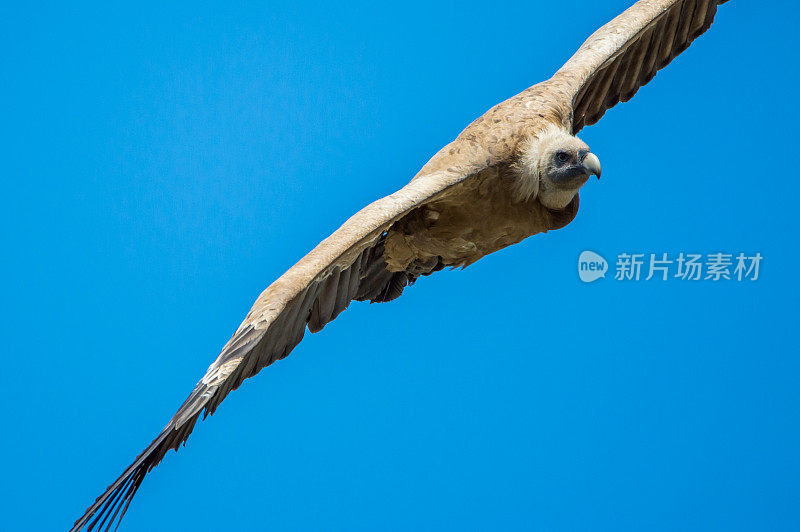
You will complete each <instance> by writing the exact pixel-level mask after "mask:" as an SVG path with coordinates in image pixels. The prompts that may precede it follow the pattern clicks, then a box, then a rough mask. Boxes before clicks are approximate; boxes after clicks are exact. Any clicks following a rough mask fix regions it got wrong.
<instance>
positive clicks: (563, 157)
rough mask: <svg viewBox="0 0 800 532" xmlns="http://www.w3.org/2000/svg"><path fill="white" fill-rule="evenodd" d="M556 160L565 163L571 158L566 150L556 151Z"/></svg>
mask: <svg viewBox="0 0 800 532" xmlns="http://www.w3.org/2000/svg"><path fill="white" fill-rule="evenodd" d="M556 160H557V161H558V162H560V163H565V162H567V161H568V160H569V154H568V153H567V152H565V151H560V152H558V153H556Z"/></svg>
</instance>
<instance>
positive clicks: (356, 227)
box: [72, 138, 504, 531]
mask: <svg viewBox="0 0 800 532" xmlns="http://www.w3.org/2000/svg"><path fill="white" fill-rule="evenodd" d="M493 152H494V153H493V154H489V153H488V152H487V151H486V149H485V147H483V146H480V145H479V144H477V143H475V142H473V141H470V140H469V139H463V138H459V139H456V140H455V141H453V142H452V143H450V144H449V145H447V146H445V147H444V148H443V149H442V150H441V151H440V152H439V153H437V155H435V156H434V158H433V159H431V161H430V162H429V163H428V164H427V165H426V166H425V167H424V168H423V170H422V172H420V174H418V175H417V176H416V178H415V179H414V180H412V181H411V182H410V183H409V184H408V185H406V186H405V187H403V188H402V189H400V190H399V191H397V192H395V193H394V194H391V195H389V196H386V197H385V198H382V199H380V200H378V201H375V202H374V203H371V204H370V205H368V206H367V207H365V208H363V209H362V210H360V211H359V212H358V213H356V214H355V215H354V216H353V217H351V218H350V219H349V220H347V221H346V222H345V223H344V224H343V225H342V226H341V227H340V228H339V229H337V230H336V232H334V233H333V234H332V235H331V236H329V237H328V238H326V239H325V240H323V241H322V242H321V243H320V244H319V245H318V246H317V247H316V248H314V249H313V250H312V251H311V252H310V253H309V254H308V255H306V256H305V257H303V258H302V259H301V260H300V261H299V262H298V263H297V264H295V265H294V266H292V268H290V269H289V271H287V272H286V273H285V274H283V275H282V276H281V277H280V278H279V279H278V280H277V281H275V282H274V283H272V284H271V285H270V286H269V287H268V288H267V289H266V290H265V291H264V292H263V293H262V294H261V295H260V296H259V297H258V299H257V300H256V302H255V304H254V305H253V308H252V309H251V310H250V312H249V313H248V315H247V317H246V318H245V320H244V322H242V324H241V325H240V326H239V328H238V329H237V331H236V332H235V333H234V335H233V337H232V338H231V339H230V340H229V341H228V343H227V344H226V345H225V347H224V348H223V349H222V353H221V354H220V355H219V357H218V358H217V359H216V360H215V361H214V363H213V364H211V366H210V367H209V368H208V371H207V372H206V374H205V375H204V376H203V378H202V379H201V380H200V382H198V383H197V386H195V388H194V390H193V391H192V393H191V394H190V395H189V397H188V398H187V399H186V401H185V402H184V403H183V405H181V407H180V408H179V409H178V411H177V412H176V413H175V415H174V416H173V417H172V419H171V420H170V422H169V423H168V424H167V426H166V427H165V428H164V430H163V431H162V432H161V433H160V434H159V435H158V437H156V439H155V440H153V442H152V443H150V445H149V446H148V447H147V448H146V449H145V450H144V451H143V452H142V453H141V454H140V455H139V456H138V457H137V458H136V460H134V462H133V463H132V464H131V465H130V466H128V468H127V469H126V470H125V472H123V473H122V475H120V477H119V478H118V479H117V480H115V481H114V482H113V483H112V484H111V485H110V486H109V487H108V488H107V489H106V491H105V492H104V493H103V494H102V495H101V496H100V497H98V498H97V500H96V501H95V502H94V504H92V505H91V506H90V507H89V508H88V509H87V510H86V513H85V514H84V515H83V516H82V517H81V518H80V519H78V520H77V521H76V522H75V524H74V526H73V527H72V530H73V531H76V530H80V529H82V528H83V527H84V526H87V528H88V530H92V529H94V528H95V527H97V528H98V529H103V528H104V527H105V528H106V530H108V529H110V528H111V526H112V524H113V523H114V522H115V521H116V522H117V523H118V522H119V520H121V519H122V516H123V515H124V514H125V511H126V510H127V508H128V505H129V504H130V501H131V498H132V497H133V495H134V494H135V493H136V490H137V489H138V488H139V486H140V485H141V483H142V480H143V479H144V476H145V475H146V474H147V472H148V471H150V470H151V469H152V468H153V467H155V466H156V465H157V464H158V463H159V462H160V461H161V459H162V458H163V457H164V455H165V454H166V452H167V451H168V450H169V449H176V450H177V448H178V447H179V446H180V444H181V443H184V442H185V441H186V439H187V438H188V437H189V434H190V433H191V432H192V428H193V427H194V424H195V423H196V422H197V419H198V418H199V417H200V414H201V413H203V417H205V416H207V415H209V414H213V413H214V410H216V408H217V407H218V406H219V404H220V402H221V401H222V400H223V399H224V398H225V397H226V396H227V395H228V393H230V392H231V391H232V390H235V389H236V388H238V387H239V385H240V384H241V383H242V381H243V380H244V379H247V378H249V377H252V376H253V375H255V374H256V373H258V372H259V371H260V370H261V369H262V368H263V367H265V366H268V365H270V364H272V363H273V362H275V361H276V360H279V359H281V358H284V357H285V356H286V355H288V354H289V352H291V350H292V349H293V348H294V347H295V346H296V345H297V344H298V343H299V342H300V340H301V339H302V338H303V334H304V332H305V328H306V327H308V329H309V330H310V331H312V332H316V331H318V330H320V329H322V327H324V326H325V324H326V323H328V322H329V321H331V320H333V319H334V318H335V317H336V316H337V315H338V314H339V313H340V312H341V311H342V310H344V309H345V308H347V306H348V304H349V303H350V301H351V300H353V299H357V300H371V301H388V300H390V299H394V298H395V297H397V296H399V295H400V293H401V292H402V291H403V288H405V286H406V285H407V284H409V283H410V282H413V278H409V277H408V276H407V275H406V273H405V272H390V271H388V270H387V269H386V267H385V262H384V260H383V257H382V253H383V237H384V235H385V232H386V230H387V229H389V228H390V227H391V225H392V224H393V223H394V222H395V221H397V220H398V219H399V218H401V217H402V216H404V215H405V214H407V213H409V212H411V211H412V210H414V209H416V208H418V207H420V206H422V205H424V204H425V203H426V202H428V201H430V200H432V199H435V198H437V197H438V196H439V195H441V194H442V193H444V192H445V191H447V190H448V189H449V188H451V187H453V186H455V185H457V184H458V183H460V182H462V181H463V180H465V179H467V178H469V177H470V176H472V175H474V174H476V173H478V172H480V171H481V170H483V169H485V168H487V167H489V166H491V165H493V164H496V163H497V162H499V160H500V157H501V156H503V153H504V152H503V150H493Z"/></svg>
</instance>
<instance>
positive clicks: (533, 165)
mask: <svg viewBox="0 0 800 532" xmlns="http://www.w3.org/2000/svg"><path fill="white" fill-rule="evenodd" d="M517 170H518V174H519V175H518V176H517V187H516V193H517V197H518V199H519V200H527V199H530V198H531V197H534V196H535V197H536V198H537V199H538V200H539V202H540V203H541V204H542V205H544V206H545V207H547V208H549V209H563V208H564V207H566V206H567V205H568V204H569V202H570V201H572V198H574V197H575V194H576V193H577V192H578V190H580V188H581V187H582V186H583V185H584V183H586V181H588V180H589V177H590V176H592V175H594V176H597V178H598V179H599V178H600V159H598V158H597V156H596V155H595V154H593V153H592V152H591V151H589V146H587V145H586V143H585V142H583V141H582V140H581V139H579V138H578V137H576V136H574V135H570V134H569V133H567V132H566V131H564V130H563V129H561V128H555V127H554V128H551V129H548V130H545V131H544V132H543V133H541V134H539V135H537V136H536V137H532V138H530V139H528V140H527V141H526V142H525V143H524V144H523V145H522V149H521V150H520V153H519V161H518V163H517Z"/></svg>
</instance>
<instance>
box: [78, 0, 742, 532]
mask: <svg viewBox="0 0 800 532" xmlns="http://www.w3.org/2000/svg"><path fill="white" fill-rule="evenodd" d="M725 1H727V0H649V1H640V2H637V3H636V4H634V5H633V6H632V7H630V8H629V9H627V10H626V11H624V12H623V13H622V14H621V15H619V16H618V17H616V18H615V19H613V20H612V21H610V22H609V23H607V24H606V25H604V26H603V27H601V28H600V29H599V30H597V31H596V32H595V33H594V34H592V35H591V36H590V37H589V38H588V39H587V40H586V42H584V43H583V45H582V46H581V47H580V48H579V49H578V51H577V52H576V53H575V54H574V55H573V56H572V57H571V58H570V59H569V60H568V61H567V62H566V64H564V66H562V67H561V68H560V69H559V70H558V71H557V72H556V73H555V74H554V75H553V77H551V78H550V79H548V80H547V81H543V82H541V83H538V84H536V85H534V86H532V87H530V88H528V89H526V90H524V91H522V92H521V93H519V94H517V95H516V96H513V97H511V98H509V99H508V100H506V101H504V102H501V103H499V104H497V105H495V106H494V107H492V108H491V109H489V110H488V111H487V112H486V113H485V114H484V115H483V116H481V117H479V118H478V119H477V120H475V121H474V122H472V123H471V124H470V125H469V126H467V128H466V129H464V131H462V132H461V133H460V134H459V135H458V136H457V137H456V138H455V140H453V141H452V142H451V143H449V144H447V145H446V146H445V147H443V148H442V149H441V150H439V152H437V153H436V154H435V155H434V156H433V158H431V160H430V161H428V162H427V163H426V164H425V166H423V167H422V169H421V170H420V171H419V173H418V174H417V175H416V176H415V177H414V178H413V179H412V180H411V181H410V182H409V183H408V184H407V185H406V186H404V187H403V188H401V189H400V190H398V191H397V192H395V193H393V194H390V195H389V196H386V197H385V198H382V199H379V200H377V201H375V202H373V203H371V204H370V205H368V206H366V207H364V208H363V209H361V210H360V211H359V212H357V213H356V214H355V215H353V216H352V217H351V218H350V219H349V220H347V221H346V222H345V223H344V224H343V225H342V226H341V227H340V228H339V229H337V230H336V231H335V232H334V233H333V234H332V235H331V236H329V237H328V238H326V239H325V240H323V241H322V242H321V243H320V244H319V245H317V247H315V248H314V249H313V250H312V251H311V252H310V253H309V254H308V255H306V256H305V257H303V258H302V259H300V261H299V262H298V263H297V264H295V265H294V266H292V267H291V268H290V269H289V270H288V271H287V272H286V273H284V274H283V275H282V276H281V277H280V278H279V279H278V280H277V281H275V282H274V283H272V284H271V285H270V286H269V287H268V288H267V289H266V290H264V292H262V293H261V295H260V296H258V299H256V301H255V303H254V304H253V307H252V309H250V312H249V313H248V314H247V317H245V319H244V321H243V322H242V324H241V325H240V326H239V328H238V329H237V330H236V332H235V333H234V335H233V337H232V338H231V339H230V340H229V341H228V343H227V344H225V346H224V347H223V348H222V352H221V353H220V355H219V357H217V359H216V360H215V361H214V362H213V363H212V364H211V366H209V368H208V371H206V373H205V375H204V376H203V378H202V379H201V380H200V382H198V383H197V385H196V386H195V388H194V390H192V392H191V394H189V397H188V398H187V399H186V401H185V402H184V403H183V404H182V405H181V407H180V408H179V409H178V411H177V412H176V413H175V415H174V416H173V417H172V419H171V420H170V421H169V423H168V424H167V426H166V427H164V430H163V431H162V432H161V433H160V434H159V435H158V436H157V437H156V438H155V439H154V440H153V441H152V443H150V445H148V446H147V448H146V449H145V450H144V451H143V452H142V453H141V454H140V455H139V456H137V457H136V460H134V462H133V463H132V464H131V465H130V466H128V468H127V469H125V471H124V472H123V473H122V475H120V477H119V478H118V479H117V480H115V481H114V482H113V483H112V484H111V485H110V486H109V487H108V488H107V489H106V491H105V492H104V493H103V494H102V495H100V497H98V498H97V500H96V501H95V502H94V503H93V504H92V505H91V506H89V508H88V509H87V510H86V512H85V513H84V514H83V516H81V517H80V518H79V519H78V520H77V521H76V522H75V524H74V526H73V527H72V531H77V530H80V529H83V528H84V527H86V528H87V529H88V530H92V529H94V528H98V529H103V528H104V527H105V529H106V530H108V529H110V528H111V526H112V525H113V524H114V523H115V522H116V523H117V526H118V524H119V521H120V520H121V519H122V516H123V515H124V514H125V512H126V511H127V509H128V506H129V504H130V502H131V499H132V498H133V496H134V494H135V493H136V491H137V490H138V489H139V487H140V486H141V484H142V481H143V479H144V477H145V475H146V474H147V473H148V472H149V471H150V470H151V469H153V467H155V466H156V465H157V464H158V463H159V462H160V461H161V459H162V458H163V457H164V455H165V454H166V452H167V451H168V450H170V449H175V450H177V449H178V447H179V446H180V445H181V444H182V443H185V442H186V439H187V438H188V437H189V434H190V433H191V432H192V429H193V428H194V425H195V423H196V422H197V420H198V418H199V417H200V415H201V414H202V415H203V417H205V416H207V415H209V414H213V413H214V411H215V410H216V409H217V407H218V406H219V404H220V402H221V401H222V400H223V399H224V398H225V397H226V396H227V395H228V393H230V392H231V391H232V390H235V389H236V388H238V387H239V385H241V384H242V382H243V381H244V380H245V379H247V378H249V377H252V376H253V375H255V374H256V373H258V372H259V371H260V370H261V369H262V368H264V367H265V366H268V365H270V364H272V363H273V362H275V361H276V360H280V359H282V358H284V357H285V356H286V355H288V354H289V353H290V352H291V350H292V349H293V348H294V347H295V346H296V345H297V344H298V343H299V342H300V340H301V339H302V338H303V335H304V333H305V329H306V328H308V330H309V331H311V332H317V331H320V330H321V329H322V328H323V327H324V326H325V325H326V324H327V323H328V322H330V321H331V320H333V319H334V318H336V316H338V315H339V313H340V312H342V311H343V310H344V309H346V308H347V306H348V305H349V304H350V302H351V301H353V300H355V301H371V302H385V301H391V300H392V299H395V298H397V297H398V296H400V294H402V292H403V290H404V289H405V288H406V287H407V286H409V285H412V284H414V282H415V281H416V280H417V279H419V278H420V277H422V276H425V275H430V274H432V273H434V272H436V271H439V270H441V269H442V268H445V267H457V266H462V267H463V266H468V265H470V264H472V263H473V262H475V261H477V260H478V259H480V258H482V257H484V256H486V255H488V254H490V253H493V252H495V251H497V250H499V249H502V248H504V247H506V246H509V245H511V244H516V243H517V242H520V241H521V240H523V239H525V238H527V237H529V236H531V235H535V234H537V233H544V232H547V231H550V230H553V229H559V228H561V227H564V226H565V225H567V224H569V223H570V222H571V221H572V220H573V218H575V215H576V214H577V212H578V195H579V194H578V193H579V190H580V188H581V187H582V186H583V185H584V184H585V183H586V182H587V181H588V180H589V178H590V177H591V176H593V175H594V176H597V178H599V177H600V160H599V159H598V157H597V155H595V154H594V153H592V152H591V150H590V149H589V146H587V145H586V144H585V143H584V142H583V141H582V140H580V139H579V138H578V137H577V136H576V134H577V133H578V132H579V131H580V130H581V128H583V127H584V126H588V125H591V124H594V123H595V122H597V121H598V120H600V118H601V117H602V116H603V114H604V113H605V112H606V110H608V109H609V108H611V107H613V106H614V105H616V104H617V103H618V102H625V101H628V100H629V99H631V98H632V97H633V95H634V94H635V93H636V91H637V90H638V89H639V87H641V86H643V85H645V84H646V83H648V82H649V81H650V80H651V79H652V78H653V76H655V75H656V73H657V72H658V70H659V69H661V68H663V67H664V66H666V65H667V64H668V63H669V62H670V61H672V60H673V59H674V58H675V56H677V55H678V54H680V53H681V52H682V51H683V50H685V49H686V48H687V47H688V46H689V44H690V43H691V42H692V41H693V40H694V39H695V38H696V37H698V36H699V35H701V34H702V33H703V32H705V31H706V30H707V29H708V28H709V27H710V26H711V23H712V21H713V20H714V15H715V14H716V11H717V5H718V4H722V3H724V2H725Z"/></svg>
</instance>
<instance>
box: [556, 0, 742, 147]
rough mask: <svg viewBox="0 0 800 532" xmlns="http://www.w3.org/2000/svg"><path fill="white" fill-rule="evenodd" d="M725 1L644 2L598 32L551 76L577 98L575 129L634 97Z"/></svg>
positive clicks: (711, 20)
mask: <svg viewBox="0 0 800 532" xmlns="http://www.w3.org/2000/svg"><path fill="white" fill-rule="evenodd" d="M726 1H727V0H649V1H641V2H637V3H636V4H634V5H633V6H631V7H630V8H629V9H627V10H625V11H624V12H623V13H622V14H621V15H619V16H618V17H616V18H615V19H614V20H612V21H611V22H609V23H608V24H606V25H605V26H603V27H602V28H600V29H599V30H597V31H596V32H594V33H593V34H592V35H591V36H590V37H589V38H588V39H587V40H586V42H584V43H583V45H582V46H581V47H580V48H579V49H578V51H577V52H575V55H573V56H572V57H571V58H570V59H569V61H567V62H566V63H565V64H564V66H563V67H561V69H560V70H559V71H558V72H556V74H555V75H554V76H553V78H552V81H553V82H556V83H557V84H558V85H562V84H564V85H566V91H565V93H566V94H568V95H569V96H571V98H572V102H571V104H572V105H571V106H572V132H573V134H576V133H577V132H578V131H580V130H581V128H583V126H590V125H592V124H594V123H595V122H597V121H598V120H600V118H601V117H602V116H603V114H604V113H605V112H606V110H608V109H610V108H611V107H614V106H615V105H616V104H617V103H619V102H627V101H628V100H630V99H631V98H633V95H634V94H636V91H637V90H639V87H641V86H642V85H645V84H646V83H648V82H649V81H650V80H651V79H653V77H654V76H655V75H656V73H657V72H658V71H659V70H660V69H662V68H664V67H665V66H667V65H668V64H669V63H670V61H672V60H673V59H674V58H675V57H676V56H677V55H678V54H680V53H681V52H683V51H684V50H685V49H686V48H688V47H689V45H690V44H691V43H692V41H693V40H694V39H696V38H697V37H698V36H700V35H701V34H703V33H704V32H705V31H706V30H707V29H708V28H709V27H710V26H711V23H712V22H713V21H714V15H715V14H716V12H717V5H719V4H722V3H725V2H726Z"/></svg>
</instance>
